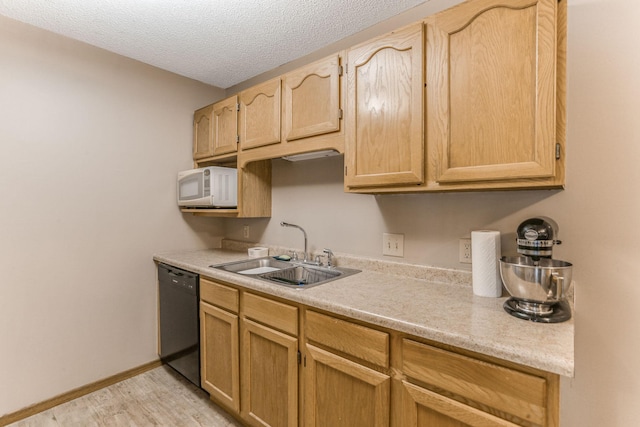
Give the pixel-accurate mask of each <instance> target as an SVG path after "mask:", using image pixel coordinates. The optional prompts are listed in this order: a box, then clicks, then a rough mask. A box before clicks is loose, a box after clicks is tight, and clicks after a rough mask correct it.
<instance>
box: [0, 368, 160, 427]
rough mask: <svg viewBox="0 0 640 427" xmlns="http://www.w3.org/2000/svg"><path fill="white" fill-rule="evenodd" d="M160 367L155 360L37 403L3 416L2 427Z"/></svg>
mask: <svg viewBox="0 0 640 427" xmlns="http://www.w3.org/2000/svg"><path fill="white" fill-rule="evenodd" d="M159 366H162V362H161V361H160V360H154V361H152V362H149V363H145V364H144V365H141V366H138V367H136V368H133V369H129V370H127V371H124V372H120V373H119V374H116V375H113V376H111V377H108V378H104V379H101V380H98V381H96V382H93V383H90V384H87V385H84V386H82V387H78V388H76V389H73V390H71V391H68V392H66V393H63V394H60V395H58V396H55V397H52V398H51V399H47V400H45V401H43V402H40V403H36V404H33V405H31V406H28V407H26V408H23V409H20V410H19V411H16V412H13V413H10V414H7V415H3V416H2V417H0V426H6V425H8V424H11V423H15V422H16V421H20V420H23V419H25V418H28V417H30V416H32V415H35V414H38V413H40V412H43V411H46V410H47V409H51V408H53V407H54V406H58V405H61V404H63V403H66V402H69V401H71V400H73V399H77V398H78V397H82V396H84V395H86V394H89V393H93V392H94V391H98V390H100V389H102V388H105V387H108V386H110V385H113V384H116V383H119V382H120V381H124V380H126V379H129V378H132V377H135V376H136V375H140V374H142V373H143V372H147V371H149V370H151V369H155V368H157V367H159Z"/></svg>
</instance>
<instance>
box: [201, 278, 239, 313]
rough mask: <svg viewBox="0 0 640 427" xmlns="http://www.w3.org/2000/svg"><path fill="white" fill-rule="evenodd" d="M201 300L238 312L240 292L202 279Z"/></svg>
mask: <svg viewBox="0 0 640 427" xmlns="http://www.w3.org/2000/svg"><path fill="white" fill-rule="evenodd" d="M200 299H201V300H202V301H206V302H208V303H209V304H211V305H215V306H217V307H220V308H224V309H225V310H229V311H232V312H234V313H237V312H238V301H239V296H238V290H237V289H234V288H232V287H229V286H225V285H221V284H220V283H216V282H212V281H211V280H209V279H206V278H204V277H200Z"/></svg>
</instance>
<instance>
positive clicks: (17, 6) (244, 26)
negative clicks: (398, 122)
mask: <svg viewBox="0 0 640 427" xmlns="http://www.w3.org/2000/svg"><path fill="white" fill-rule="evenodd" d="M425 1H428V0H0V14H1V15H5V16H7V17H9V18H13V19H15V20H18V21H22V22H25V23H28V24H31V25H34V26H36V27H40V28H44V29H46V30H50V31H53V32H55V33H58V34H62V35H64V36H67V37H70V38H73V39H77V40H81V41H83V42H86V43H89V44H91V45H94V46H98V47H101V48H103V49H106V50H109V51H111V52H115V53H118V54H120V55H124V56H127V57H130V58H134V59H137V60H138V61H141V62H144V63H147V64H151V65H154V66H156V67H159V68H162V69H165V70H168V71H172V72H174V73H177V74H180V75H183V76H187V77H190V78H193V79H196V80H199V81H202V82H205V83H209V84H212V85H214V86H218V87H220V88H228V87H230V86H233V85H235V84H237V83H240V82H242V81H244V80H246V79H248V78H251V77H254V76H256V75H258V74H260V73H262V72H264V71H268V70H271V69H273V68H275V67H277V66H279V65H282V64H284V63H286V62H289V61H291V60H294V59H296V58H299V57H302V56H304V55H306V54H309V53H311V52H313V51H315V50H317V49H319V48H321V47H323V46H326V45H328V44H330V43H333V42H336V41H338V40H340V39H343V38H345V37H347V36H349V35H351V34H354V33H357V32H359V31H361V30H363V29H365V28H367V27H370V26H371V25H373V24H375V23H377V22H380V21H383V20H385V19H387V18H390V17H392V16H394V15H397V14H399V13H401V12H403V11H405V10H407V9H409V8H411V7H413V6H416V5H418V4H421V3H424V2H425Z"/></svg>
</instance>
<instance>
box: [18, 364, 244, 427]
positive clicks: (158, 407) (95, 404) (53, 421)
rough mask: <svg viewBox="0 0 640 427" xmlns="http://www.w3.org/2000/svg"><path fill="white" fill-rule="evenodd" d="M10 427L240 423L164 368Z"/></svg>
mask: <svg viewBox="0 0 640 427" xmlns="http://www.w3.org/2000/svg"><path fill="white" fill-rule="evenodd" d="M10 426H11V427H76V426H77V427H85V426H109V427H112V426H113V427H120V426H131V427H138V426H176V427H182V426H184V427H187V426H206V427H240V426H242V424H240V423H239V422H238V421H237V420H235V419H234V418H233V417H231V416H230V415H229V414H227V413H226V412H225V411H224V410H222V409H221V408H220V407H219V406H217V405H215V404H214V403H213V402H211V401H210V400H209V396H208V395H207V393H205V392H204V391H202V390H200V389H199V388H197V387H195V386H194V385H193V384H191V383H190V382H188V381H187V380H186V379H184V378H183V377H182V376H181V375H179V374H178V373H176V372H175V371H173V370H172V369H171V368H169V367H168V366H161V367H159V368H155V369H152V370H150V371H147V372H145V373H143V374H140V375H138V376H135V377H133V378H129V379H127V380H125V381H122V382H119V383H117V384H114V385H112V386H109V387H106V388H103V389H101V390H98V391H96V392H93V393H90V394H87V395H86V396H83V397H80V398H78V399H75V400H72V401H70V402H67V403H64V404H62V405H59V406H56V407H54V408H51V409H49V410H47V411H44V412H41V413H39V414H36V415H33V416H31V417H29V418H26V419H24V420H21V421H18V422H16V423H13V424H10Z"/></svg>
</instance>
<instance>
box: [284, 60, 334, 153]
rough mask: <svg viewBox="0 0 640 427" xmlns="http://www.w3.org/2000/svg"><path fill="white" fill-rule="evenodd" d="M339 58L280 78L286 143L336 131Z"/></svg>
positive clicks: (322, 61)
mask: <svg viewBox="0 0 640 427" xmlns="http://www.w3.org/2000/svg"><path fill="white" fill-rule="evenodd" d="M341 70H342V68H341V67H340V57H339V56H338V55H333V56H331V57H329V58H326V59H323V60H321V61H318V62H314V63H313V64H310V65H307V66H305V67H302V68H300V69H298V70H295V71H293V72H291V73H289V74H286V75H285V76H284V103H283V108H282V109H283V116H284V123H283V134H284V138H285V139H286V140H287V141H293V140H297V139H301V138H308V137H311V136H317V135H324V134H328V133H332V132H337V131H339V130H340V119H341V115H342V110H341V106H340V75H341Z"/></svg>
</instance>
